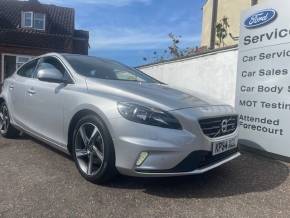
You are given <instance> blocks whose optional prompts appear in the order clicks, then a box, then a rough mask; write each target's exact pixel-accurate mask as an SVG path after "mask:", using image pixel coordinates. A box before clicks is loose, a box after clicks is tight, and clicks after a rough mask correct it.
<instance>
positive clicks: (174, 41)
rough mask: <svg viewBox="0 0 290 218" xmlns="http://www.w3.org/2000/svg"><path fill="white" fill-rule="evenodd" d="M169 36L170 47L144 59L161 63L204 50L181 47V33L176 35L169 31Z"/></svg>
mask: <svg viewBox="0 0 290 218" xmlns="http://www.w3.org/2000/svg"><path fill="white" fill-rule="evenodd" d="M168 37H169V39H170V42H171V45H170V46H168V49H165V50H164V51H162V53H161V54H159V53H158V52H157V51H154V52H153V56H152V57H151V58H147V57H143V61H145V62H149V63H159V62H163V61H166V60H172V59H178V58H182V57H187V56H191V55H194V54H195V53H197V52H199V51H201V50H202V49H200V48H198V47H187V48H185V49H182V48H181V47H180V44H181V40H182V36H180V35H179V36H176V35H175V34H173V33H169V34H168ZM203 49H204V48H203Z"/></svg>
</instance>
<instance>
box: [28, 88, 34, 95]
mask: <svg viewBox="0 0 290 218" xmlns="http://www.w3.org/2000/svg"><path fill="white" fill-rule="evenodd" d="M27 92H28V94H30V95H34V94H35V93H36V92H35V90H34V89H29V90H28V91H27Z"/></svg>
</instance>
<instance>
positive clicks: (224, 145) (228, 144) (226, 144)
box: [212, 139, 237, 155]
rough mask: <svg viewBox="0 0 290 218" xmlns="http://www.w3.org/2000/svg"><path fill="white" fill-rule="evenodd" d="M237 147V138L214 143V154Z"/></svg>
mask: <svg viewBox="0 0 290 218" xmlns="http://www.w3.org/2000/svg"><path fill="white" fill-rule="evenodd" d="M236 147H237V143H236V140H235V139H229V140H225V141H220V142H213V143H212V155H218V154H221V153H224V152H226V151H229V150H232V149H234V148H236Z"/></svg>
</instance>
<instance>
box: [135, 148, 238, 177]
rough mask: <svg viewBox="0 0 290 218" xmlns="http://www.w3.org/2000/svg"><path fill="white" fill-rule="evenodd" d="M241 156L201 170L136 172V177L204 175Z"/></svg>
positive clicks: (225, 159)
mask: <svg viewBox="0 0 290 218" xmlns="http://www.w3.org/2000/svg"><path fill="white" fill-rule="evenodd" d="M240 155H241V154H240V152H235V153H233V154H232V155H230V156H228V157H226V158H224V159H221V160H219V161H217V162H215V163H212V164H209V165H206V166H203V167H200V168H196V169H194V170H192V171H185V172H174V171H172V172H170V171H171V170H170V171H168V172H166V171H164V172H136V173H137V174H135V176H139V177H169V176H188V175H197V174H202V173H205V172H208V171H210V170H212V169H214V168H217V167H219V166H221V165H223V164H225V163H227V162H229V161H232V160H234V159H236V158H237V157H239V156H240Z"/></svg>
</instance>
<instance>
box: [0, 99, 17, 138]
mask: <svg viewBox="0 0 290 218" xmlns="http://www.w3.org/2000/svg"><path fill="white" fill-rule="evenodd" d="M0 133H1V135H2V136H3V137H5V138H15V137H17V136H18V134H19V132H18V131H17V129H15V128H14V127H13V126H12V125H11V123H10V116H9V112H8V107H7V105H6V103H5V102H2V103H1V105H0Z"/></svg>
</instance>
